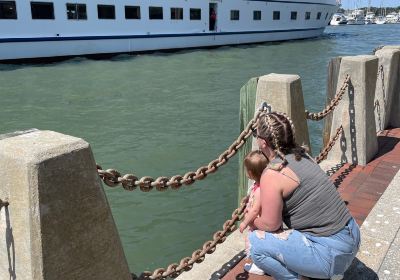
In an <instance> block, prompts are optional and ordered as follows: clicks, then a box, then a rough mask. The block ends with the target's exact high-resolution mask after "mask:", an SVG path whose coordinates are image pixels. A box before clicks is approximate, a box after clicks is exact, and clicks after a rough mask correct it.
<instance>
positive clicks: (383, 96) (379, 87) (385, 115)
mask: <svg viewBox="0 0 400 280" xmlns="http://www.w3.org/2000/svg"><path fill="white" fill-rule="evenodd" d="M375 55H376V56H377V57H378V59H379V62H378V67H379V71H378V77H377V81H376V90H375V124H376V129H377V131H381V130H384V129H386V128H387V127H388V125H389V123H390V115H391V113H392V112H393V113H394V114H396V113H397V114H398V112H399V110H398V108H399V105H400V104H399V103H398V102H397V104H396V105H395V110H394V111H393V110H392V105H394V103H396V102H393V100H396V98H397V101H398V96H399V94H398V93H397V94H396V95H395V90H397V83H398V81H397V80H398V76H399V59H400V48H399V49H398V50H397V49H394V48H392V49H389V48H386V49H385V48H384V49H381V50H378V51H376V53H375ZM394 97H396V98H395V99H394ZM399 117H400V114H398V116H397V119H396V120H398V121H397V123H398V122H400V120H399ZM394 118H396V117H394Z"/></svg>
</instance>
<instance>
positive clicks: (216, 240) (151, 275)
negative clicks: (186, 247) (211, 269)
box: [141, 196, 248, 280]
mask: <svg viewBox="0 0 400 280" xmlns="http://www.w3.org/2000/svg"><path fill="white" fill-rule="evenodd" d="M247 201H248V196H246V197H244V198H243V199H242V201H241V202H240V206H239V207H238V208H237V209H235V211H233V213H232V219H230V220H227V221H226V222H225V223H224V224H223V226H222V230H219V231H217V232H215V233H214V235H213V240H209V241H207V242H205V243H204V245H203V247H202V248H201V249H198V250H196V251H194V252H193V254H192V256H191V257H185V258H183V259H181V261H180V262H179V264H178V263H173V264H170V265H169V266H168V267H167V268H157V269H155V270H154V271H153V272H151V271H145V272H143V274H142V275H141V278H143V279H152V280H155V279H166V278H167V277H172V278H175V277H177V276H178V275H179V274H181V273H182V272H184V271H188V270H190V269H192V266H193V264H194V263H201V262H203V261H204V259H205V255H206V254H212V253H213V252H214V251H215V249H216V246H217V245H218V244H221V243H223V242H224V241H225V240H226V237H227V234H229V233H231V232H233V231H234V230H235V228H236V226H235V223H236V222H237V221H240V220H241V219H242V218H243V215H244V214H243V212H244V209H245V208H246V203H247Z"/></svg>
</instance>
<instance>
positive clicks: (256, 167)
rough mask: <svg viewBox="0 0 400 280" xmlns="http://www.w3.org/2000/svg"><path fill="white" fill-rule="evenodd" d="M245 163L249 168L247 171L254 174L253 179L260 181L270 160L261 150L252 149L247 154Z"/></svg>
mask: <svg viewBox="0 0 400 280" xmlns="http://www.w3.org/2000/svg"><path fill="white" fill-rule="evenodd" d="M243 163H244V166H245V167H246V169H247V173H248V174H249V175H250V174H251V175H252V176H254V178H251V179H254V180H255V181H256V182H260V179H261V174H262V173H263V171H264V169H265V168H266V167H267V165H268V163H269V161H268V159H267V158H266V157H265V156H264V155H263V153H262V152H261V151H251V152H250V153H248V154H247V155H246V156H245V158H244V161H243Z"/></svg>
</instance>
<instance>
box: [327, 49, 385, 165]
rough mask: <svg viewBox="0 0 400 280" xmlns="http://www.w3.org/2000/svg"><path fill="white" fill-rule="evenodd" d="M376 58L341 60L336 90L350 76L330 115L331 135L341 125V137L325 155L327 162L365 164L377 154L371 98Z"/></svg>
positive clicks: (348, 58)
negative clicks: (340, 98)
mask: <svg viewBox="0 0 400 280" xmlns="http://www.w3.org/2000/svg"><path fill="white" fill-rule="evenodd" d="M377 70H378V58H377V57H376V56H374V55H360V56H348V57H343V58H342V62H341V64H340V71H339V79H338V88H339V87H341V85H342V83H343V81H344V80H345V76H346V74H350V77H351V85H350V86H349V88H348V89H347V92H346V93H345V94H344V95H343V99H342V100H341V101H340V102H339V105H338V107H336V109H335V110H334V112H333V120H332V130H331V135H332V136H333V135H334V134H335V132H336V129H337V128H338V127H340V125H342V126H343V134H342V137H341V138H340V141H337V142H336V144H335V145H334V147H333V148H332V151H331V152H330V153H329V155H328V160H331V161H333V162H338V163H339V162H341V163H354V164H360V165H366V164H367V163H368V162H369V161H370V160H371V159H372V158H373V157H374V156H375V154H376V153H377V151H378V140H377V136H376V127H375V115H374V98H375V87H376V74H377Z"/></svg>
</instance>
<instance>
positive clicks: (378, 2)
mask: <svg viewBox="0 0 400 280" xmlns="http://www.w3.org/2000/svg"><path fill="white" fill-rule="evenodd" d="M370 1H371V7H380V6H382V7H398V6H400V0H370ZM356 7H358V8H361V7H368V0H342V8H344V9H354V8H356Z"/></svg>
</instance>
